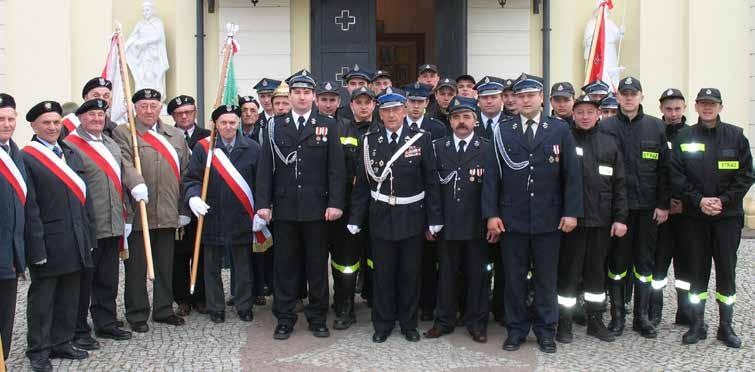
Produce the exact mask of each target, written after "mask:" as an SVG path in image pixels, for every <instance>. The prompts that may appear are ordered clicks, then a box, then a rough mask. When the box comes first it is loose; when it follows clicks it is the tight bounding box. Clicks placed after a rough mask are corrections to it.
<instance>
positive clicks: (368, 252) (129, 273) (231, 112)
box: [0, 64, 753, 371]
mask: <svg viewBox="0 0 755 372" xmlns="http://www.w3.org/2000/svg"><path fill="white" fill-rule="evenodd" d="M343 86H345V87H346V91H347V92H348V94H347V97H349V102H346V103H342V102H341V97H342V95H341V94H342V92H341V90H342V89H343V88H342V84H341V82H334V81H323V82H319V83H318V82H317V81H316V80H315V78H314V77H313V76H311V74H310V73H309V72H308V71H306V70H301V71H299V72H297V73H296V74H294V75H293V76H291V77H289V78H288V79H287V80H286V81H285V82H280V81H277V80H273V79H269V78H265V79H262V80H261V81H260V82H259V83H258V84H257V85H256V86H255V87H254V88H255V89H256V91H257V95H258V98H259V101H258V100H257V99H255V98H254V97H251V96H242V97H239V98H238V102H239V103H238V105H222V106H220V107H217V108H216V109H215V110H214V111H213V112H212V122H213V125H214V128H215V132H216V138H215V139H214V141H211V139H210V138H209V137H208V136H209V135H210V131H208V130H206V129H203V128H201V127H199V126H198V125H197V123H196V103H195V100H194V99H193V98H192V97H189V96H184V95H181V96H178V97H175V98H173V99H171V100H170V101H168V105H167V111H168V113H169V114H170V115H171V116H172V117H173V119H174V120H175V126H171V125H168V124H166V123H164V122H163V121H162V120H161V119H160V112H161V110H162V97H161V94H160V93H159V92H158V91H156V90H153V89H142V90H139V91H138V92H136V93H135V94H134V95H133V97H132V98H131V100H132V102H133V105H134V111H135V118H136V120H135V121H136V128H135V129H136V133H135V134H133V135H132V133H131V131H130V128H129V126H128V124H123V125H115V124H114V123H113V122H111V121H110V119H109V118H108V107H109V105H110V104H111V89H112V84H111V83H110V82H109V81H107V80H105V79H102V78H94V79H92V80H90V81H89V82H87V83H86V85H85V86H84V89H83V92H82V96H83V99H84V101H85V102H84V103H83V104H82V105H81V106H80V107H79V108H78V109H77V110H76V111H75V113H73V114H70V115H67V116H65V117H63V116H62V114H63V112H62V108H61V106H60V104H58V103H57V102H54V101H43V102H40V103H39V104H37V105H35V106H34V107H32V108H31V109H30V110H29V112H28V113H27V114H26V121H28V122H29V123H30V124H31V127H32V129H33V130H34V133H35V135H34V137H33V138H32V139H31V142H30V143H29V144H28V145H26V146H25V147H23V148H21V149H20V148H19V147H18V146H17V145H16V142H14V140H13V139H12V138H11V137H12V135H13V132H14V129H15V127H16V117H17V113H16V110H15V107H16V105H15V101H14V99H13V97H11V96H10V95H8V94H4V93H3V94H0V147H1V148H2V151H0V175H1V176H2V177H0V214H2V218H0V225H2V229H0V234H1V235H0V299H2V301H0V331H2V332H1V335H2V343H3V352H4V356H5V357H6V358H7V357H8V352H9V349H10V342H11V331H12V329H13V317H14V313H15V303H16V301H15V298H16V291H17V278H18V277H20V276H23V275H24V273H25V271H26V269H27V266H28V269H29V272H30V274H31V284H30V286H29V292H28V299H27V324H28V332H27V342H28V344H27V351H26V355H27V357H28V358H29V359H30V361H31V365H32V368H33V369H34V370H36V371H49V370H51V369H52V366H51V364H50V361H49V359H50V358H68V359H83V358H86V357H87V356H88V354H87V350H90V351H91V350H97V349H99V348H100V345H99V342H98V341H97V340H96V339H95V338H93V337H92V333H91V328H90V326H89V323H88V315H89V314H91V317H92V325H93V328H94V334H95V336H96V337H98V338H108V339H113V340H127V339H129V338H131V332H129V331H126V330H124V329H123V326H124V324H123V323H122V322H121V321H119V320H118V319H117V317H116V297H117V288H118V268H119V257H120V258H121V259H123V260H124V265H125V293H124V300H125V317H126V321H127V322H128V324H129V326H130V328H131V330H132V331H134V332H148V331H149V326H148V323H147V321H148V319H149V317H150V314H151V316H152V320H153V321H154V322H159V323H167V324H170V325H175V326H180V325H183V324H184V318H183V317H185V316H187V315H188V314H190V313H191V312H192V310H195V311H197V312H199V313H203V314H204V313H208V314H209V317H210V319H211V320H212V321H213V322H216V323H220V322H223V321H225V309H226V306H227V305H233V306H235V310H236V312H237V313H238V316H239V318H240V319H241V320H243V321H252V320H253V318H254V314H253V307H254V306H255V305H257V306H259V305H265V303H266V299H265V296H269V295H270V294H272V295H273V304H272V310H273V314H274V315H275V317H276V319H277V321H278V324H277V326H276V327H275V331H274V338H275V339H278V340H283V339H287V338H288V337H289V336H290V335H291V333H292V332H293V327H294V325H295V323H296V321H297V318H298V315H297V307H300V306H301V305H302V304H303V302H302V299H303V298H306V299H308V301H307V303H306V306H305V307H304V308H303V311H304V314H305V316H306V319H307V321H308V324H309V330H310V331H311V332H312V334H313V335H314V336H316V337H328V336H329V329H328V326H327V324H326V319H327V314H328V311H329V304H330V299H329V288H328V262H330V267H331V272H332V276H333V281H334V288H333V289H334V294H333V305H332V307H333V309H334V310H335V321H334V322H333V328H335V329H339V330H340V329H347V328H349V327H350V326H351V325H352V324H354V322H356V317H355V305H354V300H355V295H356V293H358V292H361V293H362V296H363V297H365V299H366V300H367V303H368V305H369V306H370V307H372V323H373V325H374V331H375V332H374V335H373V338H372V340H373V341H374V342H376V343H380V342H384V341H385V340H386V339H387V338H388V337H389V336H390V334H391V331H392V330H393V328H394V327H395V325H396V322H397V321H398V324H399V327H400V330H401V333H402V334H403V336H404V337H405V338H406V339H407V340H408V341H418V340H419V339H420V334H419V332H418V331H417V327H418V321H419V320H420V319H421V320H427V321H429V320H434V323H433V326H432V327H431V328H430V329H429V330H427V331H426V332H425V333H424V336H425V337H426V338H437V337H441V336H443V335H444V334H448V333H451V332H453V331H454V328H455V327H456V326H465V327H466V328H467V330H468V332H469V334H470V336H471V338H472V339H473V340H474V341H477V342H486V341H487V327H488V315H489V313H493V315H494V318H495V319H496V320H497V321H498V322H500V323H501V324H502V325H505V327H506V329H507V331H508V332H507V338H506V340H505V341H504V343H503V349H504V350H510V351H513V350H517V349H518V348H519V347H520V345H521V344H522V343H523V342H525V340H526V337H527V336H528V334H529V332H530V329H533V330H534V333H535V335H536V337H537V343H538V346H539V348H540V350H542V351H543V352H548V353H552V352H555V351H556V343H555V342H554V339H555V340H558V341H559V342H562V343H569V342H572V340H573V331H572V322H577V323H580V324H585V323H586V325H587V334H588V335H591V336H594V337H597V338H599V339H600V340H603V341H613V340H614V339H615V338H616V337H618V336H620V335H621V334H622V333H623V330H624V328H625V320H624V318H625V315H626V304H627V303H628V302H629V301H628V298H629V297H630V296H629V293H631V291H632V288H633V290H634V305H633V309H634V317H633V323H632V329H633V330H634V331H636V332H638V333H640V334H641V335H642V336H643V337H647V338H654V337H656V327H657V326H658V324H659V323H660V321H661V309H662V304H663V296H662V290H663V288H664V287H665V285H666V283H667V280H666V275H667V271H668V267H669V265H670V263H671V261H672V259H673V263H674V273H675V286H676V289H677V300H678V305H677V306H678V307H677V316H676V319H675V322H676V323H677V324H680V325H687V326H689V331H688V332H687V333H685V334H684V337H683V340H682V341H683V343H685V344H694V343H696V342H697V341H698V340H701V339H705V338H706V337H707V325H706V324H705V322H704V319H703V314H704V306H705V301H706V299H707V297H708V290H707V283H708V277H709V274H710V267H711V258H712V259H713V261H714V263H715V265H716V290H715V297H716V301H717V302H718V305H719V314H720V317H719V320H720V324H719V328H718V332H717V338H718V339H719V340H722V341H723V342H724V343H725V344H726V345H727V346H729V347H735V348H736V347H740V345H741V341H740V340H739V338H738V337H737V335H736V334H735V333H734V330H733V328H732V317H733V306H734V303H735V302H736V286H735V267H736V257H737V249H738V246H739V241H740V231H741V229H742V227H743V208H742V200H743V198H744V195H745V193H746V192H747V190H748V189H749V187H750V186H751V185H752V183H753V171H752V158H751V155H750V147H749V143H748V140H747V138H745V136H744V135H743V131H742V129H740V128H739V127H736V126H733V125H731V124H727V123H724V122H722V121H721V119H720V116H719V114H720V112H721V110H722V107H723V106H722V98H721V93H720V92H719V90H717V89H715V88H703V89H701V90H700V92H699V93H698V95H697V97H696V99H695V111H696V112H697V113H698V115H699V120H698V123H697V124H695V125H692V126H689V125H687V124H686V122H685V117H684V115H683V113H684V112H685V109H686V106H685V99H684V96H683V95H682V92H680V91H679V90H677V89H673V88H672V89H668V90H667V91H664V92H663V93H662V95H661V97H660V109H661V111H662V112H663V118H662V119H657V118H655V117H652V116H650V115H647V114H644V113H643V108H642V104H641V102H642V100H643V93H642V86H641V84H640V81H639V80H638V79H636V78H633V77H627V78H625V79H623V80H621V81H620V84H619V86H618V89H617V94H616V95H615V96H614V95H613V93H611V92H610V89H609V87H608V85H607V84H605V83H604V82H602V81H599V80H598V81H595V82H592V83H590V84H588V85H586V86H584V87H583V88H582V89H583V91H584V94H582V95H579V96H576V94H575V90H574V88H573V86H572V85H571V84H570V83H568V82H562V83H556V84H554V85H553V88H552V89H551V96H550V103H551V106H552V107H553V112H552V115H551V116H549V115H547V113H544V112H542V106H543V100H544V97H543V82H542V79H541V78H539V77H537V76H532V75H528V74H522V75H521V76H520V77H519V78H517V79H502V78H498V77H494V76H485V77H483V78H482V79H480V80H479V81H476V80H475V79H474V78H473V77H472V76H470V75H462V76H459V77H458V78H456V79H455V80H452V79H448V78H441V77H440V75H439V73H438V68H437V67H436V66H435V65H432V64H425V65H422V66H420V67H419V71H418V81H417V82H416V83H414V84H410V85H408V86H406V87H404V89H398V88H396V87H393V86H392V83H391V76H390V74H389V73H387V72H386V71H376V72H371V71H367V70H365V69H363V68H360V66H354V67H353V68H352V69H351V71H350V72H349V73H348V74H346V76H345V77H344V81H343ZM133 140H136V141H137V142H138V143H137V146H134V145H133V143H132V141H133ZM135 148H138V153H134V149H135ZM137 157H138V158H139V160H140V163H141V164H140V169H137V167H136V165H135V158H137ZM208 158H211V159H210V160H208ZM205 167H210V172H209V182H205V181H207V180H205V179H204V177H205V174H206V173H205ZM203 183H204V184H205V185H206V186H207V192H206V196H205V197H203V190H202V189H203ZM141 203H145V204H146V215H147V217H148V218H147V220H148V225H145V226H148V229H149V231H147V232H144V231H142V230H143V224H142V221H141V216H140V214H139V208H138V207H139V205H140V204H141ZM192 215H193V216H192ZM200 216H203V219H204V221H203V222H204V228H203V230H202V232H201V233H202V251H203V254H202V255H201V256H200V265H199V266H200V274H199V278H200V279H199V282H198V283H197V286H196V288H193V290H192V291H190V290H189V277H190V274H189V273H190V267H191V260H192V255H193V247H194V240H195V236H196V234H197V218H198V217H200ZM145 235H148V236H149V238H150V241H151V246H152V257H153V262H154V274H155V278H154V282H153V283H152V285H153V296H152V303H151V304H150V302H149V299H148V295H147V287H146V284H147V281H146V278H147V265H146V259H145V250H144V244H145V243H144V242H145V239H144V236H145ZM273 239H274V240H273ZM273 241H274V248H270V245H271V244H272V242H273ZM224 266H226V267H227V266H230V267H231V272H232V274H231V282H232V283H231V300H229V302H228V303H226V301H225V296H224V290H223V284H222V280H221V275H220V273H221V269H222V268H223V267H224ZM632 278H633V279H634V280H630V279H632ZM491 283H492V291H491ZM606 293H608V296H606ZM607 298H608V299H607ZM491 299H492V300H491ZM609 301H610V323H609V324H608V325H607V326H606V325H605V324H604V323H603V313H604V312H605V310H606V304H607V303H608V302H609ZM173 302H176V303H177V305H178V307H177V309H176V310H174V307H173Z"/></svg>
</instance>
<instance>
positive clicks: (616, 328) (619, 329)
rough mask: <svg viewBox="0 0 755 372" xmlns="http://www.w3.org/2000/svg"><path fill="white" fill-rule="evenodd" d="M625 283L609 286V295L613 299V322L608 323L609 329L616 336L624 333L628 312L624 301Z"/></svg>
mask: <svg viewBox="0 0 755 372" xmlns="http://www.w3.org/2000/svg"><path fill="white" fill-rule="evenodd" d="M624 288H625V287H624V283H614V284H611V285H609V286H608V297H609V299H610V300H611V322H610V323H608V329H609V330H610V331H611V332H613V334H614V335H616V336H621V334H622V333H624V325H625V320H624V316H625V315H626V313H627V310H626V304H625V302H624Z"/></svg>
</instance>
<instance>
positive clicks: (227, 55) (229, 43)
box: [189, 23, 239, 294]
mask: <svg viewBox="0 0 755 372" xmlns="http://www.w3.org/2000/svg"><path fill="white" fill-rule="evenodd" d="M238 29H239V27H238V26H237V25H235V24H233V23H229V24H227V25H226V30H227V31H228V36H227V37H226V39H225V45H224V46H223V66H222V68H221V69H220V81H219V82H218V91H217V94H216V95H215V104H214V105H213V106H212V108H213V110H214V109H215V108H217V107H218V106H220V104H221V103H223V91H224V90H225V83H226V78H227V77H228V65H229V64H230V62H231V55H233V35H234V34H235V33H236V32H237V31H238ZM215 137H216V130H215V124H214V123H213V124H212V125H211V126H210V137H209V139H210V146H209V148H208V150H207V161H206V162H205V167H204V177H203V178H202V193H201V195H200V197H201V198H202V201H203V202H204V201H206V200H207V188H208V187H209V184H210V168H211V167H212V154H213V150H214V149H215ZM202 230H204V216H203V215H199V216H198V217H197V233H196V237H195V238H194V256H193V257H192V260H191V279H190V287H189V293H191V294H194V287H195V286H196V284H197V269H198V268H199V252H200V249H201V246H202Z"/></svg>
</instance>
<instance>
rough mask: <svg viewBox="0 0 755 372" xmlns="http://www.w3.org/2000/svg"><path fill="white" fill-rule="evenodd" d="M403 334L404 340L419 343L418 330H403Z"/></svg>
mask: <svg viewBox="0 0 755 372" xmlns="http://www.w3.org/2000/svg"><path fill="white" fill-rule="evenodd" d="M401 334H403V335H404V338H405V339H406V340H407V341H409V342H417V341H419V332H417V330H416V329H407V330H403V329H402V330H401Z"/></svg>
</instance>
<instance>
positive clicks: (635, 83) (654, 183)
mask: <svg viewBox="0 0 755 372" xmlns="http://www.w3.org/2000/svg"><path fill="white" fill-rule="evenodd" d="M618 91H619V95H618V96H617V99H618V101H619V111H618V113H617V114H616V116H614V117H610V118H605V119H603V120H601V122H600V128H601V129H602V130H603V131H605V132H606V133H608V134H610V135H612V136H614V137H615V138H616V140H617V141H618V142H619V146H620V147H621V148H622V152H623V155H624V169H625V176H626V189H627V204H628V206H629V217H628V218H627V227H628V233H627V234H626V235H624V237H621V238H616V237H615V238H614V239H613V240H614V241H613V248H612V249H611V251H610V253H609V255H608V279H609V284H608V295H609V297H610V300H611V322H610V323H609V325H608V328H609V329H610V330H611V331H612V332H613V333H614V334H615V335H616V336H621V334H622V333H623V332H624V325H625V323H624V316H625V315H626V302H625V295H626V294H628V292H629V291H628V290H627V288H626V287H625V285H626V282H631V283H633V286H634V305H633V306H632V307H633V312H634V318H633V321H632V329H633V330H634V331H635V332H637V333H639V334H640V335H641V336H642V337H645V338H655V337H657V333H656V330H655V327H654V326H653V324H652V323H651V322H650V319H649V314H648V310H649V304H650V292H651V288H652V287H651V285H652V284H651V282H652V280H653V270H654V266H655V263H654V262H655V250H656V246H657V243H658V226H659V225H661V224H663V223H665V222H666V220H667V219H668V212H669V207H670V199H671V186H670V183H669V163H670V157H671V152H670V150H669V148H668V141H667V139H666V128H665V125H664V124H663V122H662V121H661V120H660V119H658V118H656V117H653V116H651V115H648V114H645V113H644V112H643V108H642V99H643V94H642V84H641V83H640V81H639V80H638V79H636V78H634V77H631V76H630V77H626V78H624V79H622V80H621V81H620V82H619V87H618ZM591 98H592V97H591Z"/></svg>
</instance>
